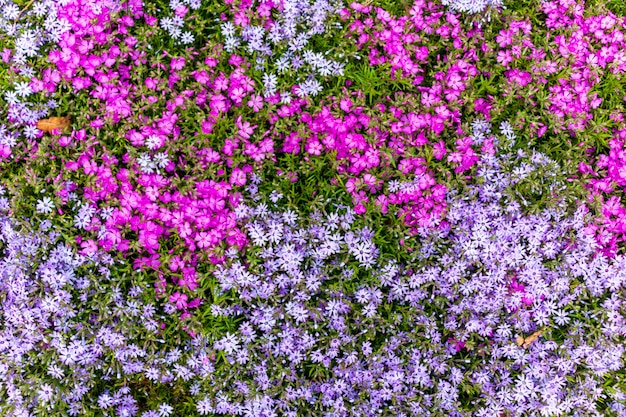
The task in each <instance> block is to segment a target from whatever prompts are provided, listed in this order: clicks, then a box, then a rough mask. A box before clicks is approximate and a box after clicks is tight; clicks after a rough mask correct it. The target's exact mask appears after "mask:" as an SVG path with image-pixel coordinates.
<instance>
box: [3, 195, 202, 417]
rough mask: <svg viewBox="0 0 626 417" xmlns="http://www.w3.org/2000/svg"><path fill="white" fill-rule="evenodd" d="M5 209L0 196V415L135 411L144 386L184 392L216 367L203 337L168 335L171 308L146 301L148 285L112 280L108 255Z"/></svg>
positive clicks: (124, 413)
mask: <svg viewBox="0 0 626 417" xmlns="http://www.w3.org/2000/svg"><path fill="white" fill-rule="evenodd" d="M7 206H8V201H7V199H6V197H2V198H0V210H2V213H1V215H0V230H1V235H0V242H1V243H0V245H1V248H2V260H1V261H0V299H1V300H2V302H1V303H0V323H1V324H0V337H1V339H2V342H0V357H1V358H2V359H0V380H1V381H2V382H3V383H2V396H3V398H5V400H3V401H2V404H1V405H0V410H1V411H0V412H1V413H2V415H6V416H13V417H18V416H27V415H32V414H31V413H34V412H37V413H42V412H43V413H46V414H47V415H57V414H50V413H52V412H54V411H55V410H60V409H65V410H66V412H67V414H69V415H71V416H77V415H84V413H85V410H86V409H87V408H89V407H91V406H92V405H94V404H97V405H98V407H99V408H100V409H101V410H103V411H105V410H115V415H116V416H119V417H122V416H135V415H137V412H138V410H139V408H140V406H141V407H142V408H143V409H144V410H145V409H146V404H143V405H140V404H139V403H138V398H140V397H141V396H143V395H144V394H145V390H143V389H141V388H138V387H140V386H141V384H144V385H145V384H146V383H147V384H148V386H150V385H151V384H156V385H158V384H167V385H169V386H170V387H173V386H181V387H185V389H188V388H189V386H190V381H192V380H193V379H194V378H202V377H205V376H206V375H207V374H208V373H210V372H212V369H213V365H212V364H211V362H210V360H209V351H208V350H207V348H206V342H205V343H204V345H202V340H201V339H197V340H194V341H191V340H189V341H188V342H187V343H184V342H177V343H176V344H174V345H172V343H171V342H168V341H166V340H164V338H165V337H166V336H165V335H164V333H163V332H164V330H163V329H165V323H166V321H167V310H168V307H167V305H166V306H165V307H166V308H164V311H160V310H161V308H160V307H159V306H158V305H155V304H154V303H153V302H145V301H144V299H145V296H144V293H145V292H146V291H149V289H146V287H145V282H142V281H141V280H138V279H136V278H135V279H132V280H130V281H129V280H128V279H124V280H117V279H115V278H114V277H113V276H112V275H111V272H110V271H111V268H113V267H115V262H114V261H113V259H112V258H111V256H109V255H106V254H102V253H96V254H94V256H92V257H85V256H83V255H80V254H77V253H75V252H74V251H73V250H72V249H71V248H70V247H68V246H67V245H66V244H64V243H61V242H60V239H59V238H60V234H59V233H58V232H57V231H55V230H53V229H52V228H51V224H50V222H49V221H45V222H42V223H41V225H40V227H39V231H37V232H29V231H28V230H24V229H23V227H22V226H20V225H19V224H18V223H17V222H16V221H15V220H13V219H12V218H11V217H10V216H8V215H7ZM118 383H121V384H122V387H121V388H119V389H113V387H114V386H120V385H118ZM131 388H132V389H131ZM164 407H165V408H167V407H169V406H168V405H167V404H166V405H165V406H164ZM159 412H162V410H161V408H159ZM67 414H66V415H67ZM143 415H145V416H148V415H150V414H148V413H144V414H143ZM160 415H164V414H160Z"/></svg>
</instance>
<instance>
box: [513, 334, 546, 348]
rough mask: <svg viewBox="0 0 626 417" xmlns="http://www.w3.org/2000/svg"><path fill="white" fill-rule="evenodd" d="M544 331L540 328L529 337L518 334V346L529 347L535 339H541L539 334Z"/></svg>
mask: <svg viewBox="0 0 626 417" xmlns="http://www.w3.org/2000/svg"><path fill="white" fill-rule="evenodd" d="M542 333H543V329H540V330H537V331H536V332H535V333H533V334H531V335H530V336H528V337H522V336H517V338H516V339H515V341H516V342H517V346H521V347H523V348H524V349H528V348H529V347H530V345H531V344H532V343H533V342H534V341H535V340H537V339H539V336H541V334H542Z"/></svg>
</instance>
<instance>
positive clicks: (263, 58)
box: [221, 0, 345, 100]
mask: <svg viewBox="0 0 626 417" xmlns="http://www.w3.org/2000/svg"><path fill="white" fill-rule="evenodd" d="M253 5H254V2H252V1H243V2H241V5H240V6H239V9H237V10H234V9H233V14H234V19H233V21H232V22H231V21H230V20H227V21H226V22H223V23H222V24H221V33H222V36H223V37H224V49H225V50H226V51H228V52H235V51H238V50H239V49H244V50H245V54H246V55H247V56H248V57H253V56H256V57H257V58H256V61H255V68H257V69H264V68H266V67H267V66H270V67H272V68H273V70H274V72H266V73H265V74H264V75H263V91H262V93H263V95H264V96H265V97H269V96H273V95H275V94H277V93H278V92H279V90H282V91H280V93H281V96H282V97H283V100H285V99H284V96H285V95H287V94H291V92H290V90H291V87H292V86H291V85H285V82H284V81H282V80H281V82H280V85H279V78H278V76H277V75H276V73H278V74H280V75H282V74H286V73H290V74H301V75H300V76H299V78H298V79H297V81H298V85H297V86H295V89H294V91H295V93H296V94H297V95H298V96H299V97H306V96H316V95H318V94H319V93H320V92H321V90H322V86H321V84H320V82H319V81H318V80H317V79H316V78H315V77H316V76H317V77H322V78H326V77H329V76H341V75H343V68H344V65H345V64H344V63H342V62H340V61H336V60H333V59H329V58H327V53H328V52H330V51H326V53H324V52H314V51H313V50H312V49H311V48H310V42H311V39H312V38H314V37H315V36H317V35H322V34H324V33H325V32H326V31H327V28H328V26H329V24H330V23H331V22H332V19H331V17H332V16H333V15H337V14H338V13H339V12H340V10H341V8H340V6H341V3H340V2H337V1H328V0H316V1H314V2H313V3H311V2H310V0H306V1H296V0H285V1H282V2H273V1H271V0H270V1H263V2H261V4H260V5H258V6H257V7H258V9H257V10H256V12H255V13H254V14H253V15H254V17H255V19H253V20H250V19H249V18H248V13H247V11H248V10H249V9H250V8H251V7H253ZM270 60H271V61H270ZM303 77H304V78H303ZM279 87H280V89H279Z"/></svg>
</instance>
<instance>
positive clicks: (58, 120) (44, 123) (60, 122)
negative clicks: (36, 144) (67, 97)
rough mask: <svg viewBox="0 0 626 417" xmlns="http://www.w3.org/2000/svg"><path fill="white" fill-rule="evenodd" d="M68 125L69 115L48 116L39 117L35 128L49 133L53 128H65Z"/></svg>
mask: <svg viewBox="0 0 626 417" xmlns="http://www.w3.org/2000/svg"><path fill="white" fill-rule="evenodd" d="M69 126H70V117H69V116H65V117H50V118H49V119H41V120H39V121H38V122H37V129H39V130H41V131H43V132H46V133H50V132H52V130H54V129H59V130H63V129H67V128H68V127H69Z"/></svg>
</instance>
